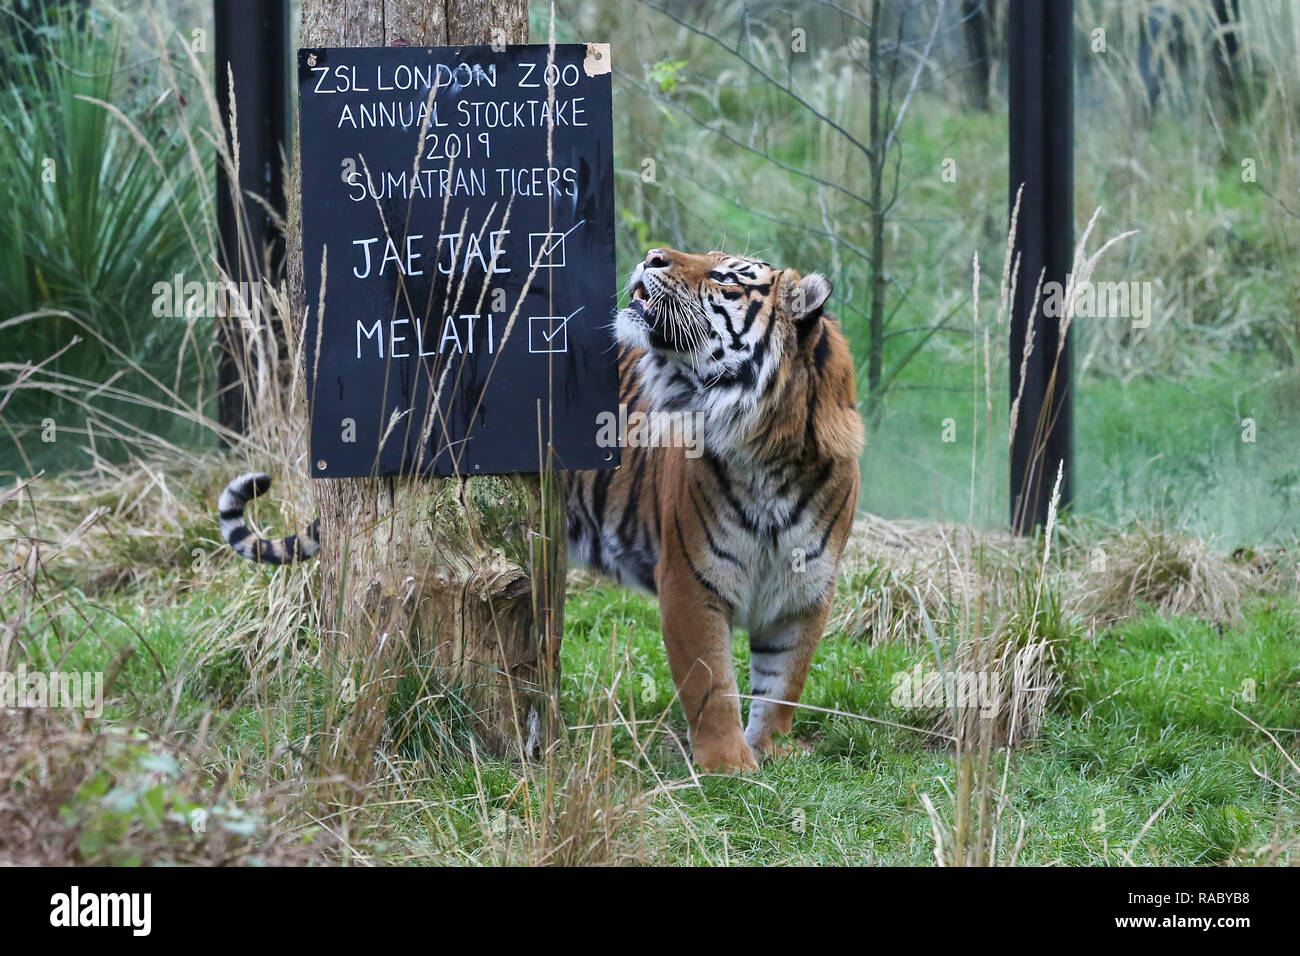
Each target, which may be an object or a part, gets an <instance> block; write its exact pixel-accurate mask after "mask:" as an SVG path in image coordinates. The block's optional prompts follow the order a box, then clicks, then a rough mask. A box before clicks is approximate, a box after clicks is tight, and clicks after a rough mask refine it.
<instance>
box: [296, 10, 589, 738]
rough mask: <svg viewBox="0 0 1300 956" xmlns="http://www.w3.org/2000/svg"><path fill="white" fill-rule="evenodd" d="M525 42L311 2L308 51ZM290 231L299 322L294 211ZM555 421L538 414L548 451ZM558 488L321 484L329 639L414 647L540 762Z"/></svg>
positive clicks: (543, 481)
mask: <svg viewBox="0 0 1300 956" xmlns="http://www.w3.org/2000/svg"><path fill="white" fill-rule="evenodd" d="M527 40H528V5H527V2H526V0H303V3H302V31H301V39H300V45H301V46H303V47H331V46H393V45H410V46H420V45H431V46H447V45H457V44H487V43H491V42H493V41H501V42H506V43H524V42H527ZM435 225H436V223H435ZM289 226H290V242H291V246H290V251H289V269H290V273H289V274H290V279H291V282H292V292H293V297H294V303H295V315H296V316H297V317H298V319H299V321H300V320H301V318H302V315H303V306H304V302H303V275H302V241H301V231H300V230H301V208H300V207H299V205H298V203H297V201H296V197H295V201H294V204H293V208H291V211H290V222H289ZM327 281H328V280H327ZM549 420H550V416H549V413H548V410H547V409H546V407H545V405H544V404H542V405H541V406H540V407H539V438H538V446H539V449H542V448H543V447H544V443H543V441H542V437H544V436H548V435H549V425H548V422H549ZM545 444H546V445H548V444H549V442H547V443H545ZM542 454H543V455H544V456H545V452H543V453H542ZM546 457H547V458H548V462H547V463H548V464H549V456H546ZM550 477H551V476H547V475H543V476H542V477H541V478H538V477H536V476H529V477H519V476H516V477H479V478H467V479H442V480H439V479H424V478H410V477H399V478H380V479H347V478H339V479H320V480H317V481H316V482H314V486H315V488H316V494H317V504H318V507H319V512H320V520H321V537H322V540H323V547H322V551H321V560H322V579H323V589H322V595H321V600H322V619H323V621H324V623H325V627H326V630H327V631H329V632H330V634H329V635H327V639H329V640H331V641H332V642H334V645H335V647H336V648H337V649H338V650H339V653H340V654H341V656H343V657H344V658H345V659H348V660H352V661H366V660H370V661H373V660H375V659H378V658H379V657H381V656H382V654H384V653H386V649H387V648H389V647H391V646H393V645H394V644H396V643H400V642H406V641H409V642H411V643H410V644H409V645H408V646H409V647H411V648H413V649H415V650H416V651H417V653H418V654H419V655H421V656H422V657H423V659H424V660H425V661H427V662H428V663H430V664H432V665H433V666H434V667H435V668H436V672H435V675H434V676H433V677H432V680H431V683H432V684H434V686H433V687H431V688H430V691H431V692H436V691H440V690H441V691H447V692H450V693H453V694H455V695H456V696H458V697H460V698H461V699H463V700H464V701H465V702H466V703H467V704H469V705H470V706H471V707H472V709H473V713H474V715H475V716H474V720H473V724H474V730H475V733H476V736H477V738H478V740H479V743H480V745H482V746H484V747H486V748H487V749H488V750H490V751H492V752H495V753H511V752H513V753H522V754H523V755H525V756H532V755H535V754H537V753H539V752H540V748H541V747H542V746H544V745H545V743H546V742H547V740H548V739H549V738H550V737H551V736H552V734H553V733H554V729H555V726H556V713H557V708H556V706H555V705H556V688H557V687H558V683H559V659H558V654H559V645H560V636H561V630H562V627H563V604H564V579H565V571H566V546H565V524H564V512H563V502H562V501H561V499H560V494H559V489H558V488H556V487H555V483H554V482H553V481H552V480H550ZM409 659H410V658H407V660H408V661H409ZM362 673H363V677H364V675H365V674H366V673H367V672H366V671H365V670H364V669H363V671H362ZM358 683H359V684H360V683H361V681H359V682H358ZM361 693H362V694H364V693H365V691H364V690H362V691H361ZM381 703H382V702H381ZM378 709H379V710H382V706H381V707H379V708H378Z"/></svg>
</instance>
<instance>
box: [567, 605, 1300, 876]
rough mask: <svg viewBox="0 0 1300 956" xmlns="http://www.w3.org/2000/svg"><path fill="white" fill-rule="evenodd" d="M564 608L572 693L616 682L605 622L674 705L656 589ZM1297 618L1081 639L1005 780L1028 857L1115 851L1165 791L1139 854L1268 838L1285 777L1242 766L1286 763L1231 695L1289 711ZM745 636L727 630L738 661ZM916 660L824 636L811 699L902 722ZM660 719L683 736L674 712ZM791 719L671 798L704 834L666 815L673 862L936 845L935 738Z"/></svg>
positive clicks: (1288, 721)
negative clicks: (772, 738)
mask: <svg viewBox="0 0 1300 956" xmlns="http://www.w3.org/2000/svg"><path fill="white" fill-rule="evenodd" d="M566 614H567V616H568V619H569V621H570V622H571V624H570V628H571V629H570V631H569V636H568V637H567V638H566V643H565V648H564V658H565V660H564V664H565V685H566V691H567V693H566V700H576V699H579V698H580V696H581V694H582V693H583V690H584V688H590V687H591V686H593V684H596V683H597V682H598V681H600V680H602V679H605V680H608V676H609V675H607V674H606V675H604V677H603V678H602V673H601V666H600V665H601V662H602V661H603V660H604V640H606V639H607V636H608V634H609V633H610V632H611V628H612V627H614V626H615V625H617V627H618V633H619V635H620V638H621V639H623V638H626V639H627V640H628V641H629V642H630V648H629V653H630V656H631V658H632V660H633V661H634V662H635V671H636V673H637V675H638V677H639V680H640V684H641V687H642V688H649V689H650V690H649V691H647V692H646V694H645V698H646V703H644V704H643V709H642V710H641V711H640V712H641V713H658V712H660V711H662V710H663V709H664V708H667V707H669V705H670V702H671V681H670V678H669V675H668V669H667V663H666V660H665V658H664V654H663V650H662V648H661V647H660V646H659V633H658V630H657V628H656V627H655V618H656V611H655V607H654V603H653V601H652V599H650V598H648V597H644V596H640V595H631V594H628V593H626V592H623V591H620V590H618V589H615V588H596V589H591V590H585V591H581V592H578V593H576V594H574V595H572V596H571V598H570V602H569V605H568V609H567V611H566ZM1298 627H1300V611H1298V610H1297V607H1296V606H1295V605H1294V604H1292V603H1283V604H1276V603H1272V604H1264V603H1261V604H1258V605H1256V606H1254V607H1253V608H1252V609H1251V610H1250V611H1249V613H1248V614H1247V616H1246V619H1245V620H1244V621H1243V622H1242V624H1241V625H1240V626H1238V627H1235V628H1231V629H1227V630H1225V631H1224V632H1223V633H1222V634H1219V633H1218V631H1217V630H1216V629H1215V628H1213V627H1211V626H1209V625H1204V624H1200V623H1198V622H1195V621H1191V620H1186V619H1175V620H1162V619H1160V618H1158V617H1155V616H1146V617H1143V618H1141V619H1139V620H1136V621H1133V622H1130V623H1127V624H1126V625H1124V626H1123V627H1120V628H1118V629H1117V630H1116V631H1115V632H1113V633H1111V634H1108V635H1104V636H1102V637H1100V638H1099V639H1098V640H1097V641H1096V642H1095V643H1082V644H1081V645H1080V646H1079V647H1077V648H1075V652H1074V654H1073V656H1072V658H1071V660H1070V666H1069V670H1068V672H1067V675H1066V685H1067V689H1066V692H1065V693H1064V694H1063V695H1062V699H1061V700H1060V701H1059V702H1058V704H1057V705H1056V706H1055V707H1054V709H1053V712H1052V714H1051V715H1050V716H1049V718H1048V720H1047V722H1046V724H1045V728H1044V733H1043V735H1042V738H1041V739H1039V740H1037V741H1035V742H1034V743H1032V744H1031V745H1030V746H1029V747H1028V748H1027V749H1026V750H1025V752H1024V753H1023V754H1022V756H1021V758H1020V761H1019V786H1018V787H1017V788H1015V790H1014V791H1013V792H1014V799H1015V805H1016V807H1017V809H1018V810H1019V811H1020V812H1021V813H1022V814H1023V815H1024V819H1025V827H1026V836H1027V842H1026V847H1025V850H1024V853H1023V855H1022V858H1021V859H1022V862H1026V863H1056V864H1065V865H1088V864H1101V863H1121V862H1124V860H1123V858H1122V857H1121V855H1120V851H1125V852H1127V851H1129V849H1130V847H1132V845H1133V843H1134V841H1135V840H1136V839H1137V837H1138V835H1139V833H1140V832H1141V831H1142V829H1143V827H1144V826H1145V824H1146V823H1147V821H1148V819H1150V817H1151V816H1152V815H1153V814H1155V813H1156V811H1157V810H1159V808H1160V806H1161V804H1163V803H1164V801H1165V800H1166V799H1169V798H1170V797H1172V798H1173V800H1172V802H1171V803H1170V804H1169V806H1168V808H1166V809H1165V810H1164V812H1163V813H1162V814H1161V816H1160V817H1158V818H1157V819H1156V821H1155V822H1154V823H1153V824H1152V825H1151V827H1150V829H1148V830H1147V833H1146V835H1145V837H1144V839H1143V840H1142V842H1141V844H1140V845H1139V846H1137V848H1136V849H1133V851H1132V856H1133V859H1134V861H1135V862H1160V863H1164V864H1189V865H1190V864H1206V863H1224V862H1229V861H1234V860H1239V859H1240V856H1239V854H1238V851H1242V850H1248V849H1249V848H1252V847H1255V846H1259V845H1262V844H1264V843H1266V842H1267V841H1268V839H1269V837H1270V834H1271V833H1272V830H1273V827H1274V825H1275V822H1276V819H1277V813H1278V803H1277V798H1278V792H1277V790H1276V789H1275V788H1273V787H1271V786H1270V785H1269V784H1267V783H1266V782H1265V781H1263V780H1261V779H1260V778H1259V777H1258V776H1256V775H1255V774H1254V773H1253V772H1252V770H1251V767H1250V765H1251V762H1252V761H1254V763H1255V764H1256V765H1257V766H1259V767H1260V769H1261V770H1265V771H1266V772H1268V773H1269V774H1270V775H1271V776H1273V777H1274V778H1275V779H1276V778H1277V777H1278V775H1279V774H1280V773H1281V763H1282V759H1281V757H1280V755H1279V754H1278V753H1277V751H1276V749H1275V748H1274V746H1273V745H1272V744H1271V743H1269V742H1268V741H1267V740H1266V739H1265V738H1264V736H1263V735H1262V734H1260V733H1259V732H1258V731H1257V730H1255V729H1254V728H1253V727H1251V726H1250V724H1249V723H1248V722H1247V721H1245V720H1244V719H1242V718H1241V717H1239V716H1238V715H1236V714H1234V713H1233V712H1232V709H1231V708H1233V707H1236V708H1237V709H1239V710H1241V711H1242V712H1243V713H1245V714H1247V715H1248V716H1250V717H1251V718H1252V719H1253V720H1255V721H1257V722H1258V723H1260V724H1262V725H1263V726H1265V727H1270V728H1277V727H1288V728H1297V727H1300V689H1298V687H1297V682H1298V680H1300V665H1297V664H1296V659H1297V658H1296V648H1297V636H1296V635H1297V629H1298ZM584 630H585V631H586V632H587V634H586V636H584ZM602 635H603V636H602ZM743 646H744V642H743V641H738V642H737V655H736V656H737V663H738V666H742V668H743V663H744V662H743V658H744V657H745V656H746V654H745V653H744V651H743V650H742V648H743ZM924 657H925V655H924V654H922V655H921V656H920V657H917V656H914V655H913V654H911V653H909V652H907V651H905V650H904V649H902V648H900V647H898V646H889V645H886V646H882V647H880V648H877V649H875V650H871V649H868V648H867V647H865V646H863V645H862V644H858V643H854V642H850V641H848V640H845V639H843V638H836V637H828V638H827V639H826V640H825V641H824V642H823V644H822V648H821V650H820V651H819V652H818V655H817V659H816V663H815V664H814V667H813V672H812V676H811V677H810V679H809V684H808V687H807V690H806V691H805V693H804V697H803V703H805V704H811V705H813V706H816V707H824V708H828V709H834V710H842V711H846V712H850V713H854V714H860V715H865V716H868V717H875V718H877V719H880V720H889V721H893V722H898V723H907V722H908V717H909V714H907V713H904V712H900V711H899V709H898V708H896V707H894V706H893V705H892V704H891V703H890V700H889V697H890V690H891V686H892V685H891V683H890V676H891V675H892V674H893V673H895V672H896V671H898V670H902V669H905V668H908V667H911V666H912V665H913V664H915V663H916V662H917V661H918V660H923V659H924ZM742 673H743V669H742ZM1247 680H1253V681H1254V682H1255V683H1254V689H1253V692H1254V698H1255V699H1254V701H1253V702H1246V701H1244V700H1243V699H1242V688H1243V686H1245V685H1244V683H1243V682H1245V681H1247ZM743 692H744V689H743V685H742V693H743ZM669 724H670V726H672V727H673V728H674V729H675V730H677V731H678V732H679V733H680V732H681V730H682V720H681V717H680V715H679V714H676V713H673V714H672V715H671V717H670V720H669ZM795 734H796V736H797V737H799V738H801V739H803V740H806V741H807V742H809V743H810V744H811V746H812V748H813V749H812V752H810V753H802V754H800V755H799V756H797V757H791V758H787V759H785V760H782V761H779V762H777V763H774V764H771V765H769V766H768V767H766V768H765V769H764V770H763V771H762V773H760V774H758V775H756V776H754V777H752V778H748V779H745V780H743V781H742V780H731V779H711V780H706V781H704V784H703V786H702V787H701V788H700V789H699V790H694V791H686V792H684V793H683V794H681V800H682V803H683V804H684V805H685V806H686V807H688V808H689V811H690V813H691V817H692V821H693V822H695V823H699V824H700V826H701V830H700V832H699V833H697V834H695V835H694V836H693V837H692V838H690V839H687V838H686V834H684V833H682V832H680V830H676V829H674V828H672V827H665V828H664V829H663V831H662V832H660V833H658V834H656V842H657V843H658V846H657V851H656V852H657V853H658V854H662V858H663V859H665V860H669V861H679V862H685V861H691V862H704V861H705V860H706V859H707V860H713V861H715V862H716V861H719V860H721V859H723V858H726V859H727V860H729V861H730V862H731V863H733V864H753V865H774V864H778V863H791V862H805V863H886V864H917V863H929V862H931V861H932V859H933V857H932V853H933V841H932V838H931V836H930V828H929V822H928V820H927V817H926V815H925V811H924V809H923V808H922V806H921V804H920V800H919V795H920V794H921V793H928V794H930V795H931V796H932V797H935V798H937V797H939V796H940V795H941V794H942V785H941V780H948V779H949V778H950V777H951V774H952V767H951V761H950V759H949V757H948V756H947V754H946V753H945V752H943V751H941V750H936V749H935V748H933V747H932V746H930V745H928V744H927V743H926V740H925V738H923V737H922V736H921V735H919V734H915V733H913V732H910V731H906V730H900V729H897V728H893V727H887V726H882V725H880V724H875V723H870V722H866V721H858V720H851V719H848V718H844V717H837V716H832V715H827V714H823V713H818V712H815V711H810V710H804V711H801V712H800V715H799V718H798V719H797V720H796V723H795ZM670 752H671V751H669V750H668V748H665V753H670ZM679 772H680V773H683V774H684V773H685V772H686V768H685V765H684V764H683V765H682V766H681V767H680V771H679ZM769 788H771V789H769ZM936 802H937V800H936ZM1287 810H1288V812H1290V813H1291V814H1292V815H1294V814H1295V813H1296V812H1297V810H1300V808H1298V807H1295V806H1290V807H1288V808H1287ZM1099 811H1100V812H1101V813H1102V814H1103V816H1098V812H1099Z"/></svg>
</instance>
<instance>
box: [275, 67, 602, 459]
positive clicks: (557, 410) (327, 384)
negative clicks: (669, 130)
mask: <svg viewBox="0 0 1300 956" xmlns="http://www.w3.org/2000/svg"><path fill="white" fill-rule="evenodd" d="M298 84H299V99H298V109H299V120H300V129H301V137H302V139H301V143H302V209H303V215H302V230H303V271H304V278H305V280H306V304H307V322H306V335H305V362H306V366H307V395H308V399H309V403H310V407H311V416H312V418H311V453H312V454H311V457H312V468H311V471H312V475H313V476H314V477H317V478H337V477H365V476H371V475H391V474H438V475H449V474H490V473H507V472H530V471H538V470H540V466H539V461H540V455H539V446H542V445H544V444H545V442H546V441H548V440H550V441H553V443H554V447H555V450H556V456H557V460H556V462H555V467H557V468H561V469H587V468H610V467H614V466H615V465H617V463H618V457H619V456H618V449H617V448H603V447H600V446H598V444H597V441H596V438H597V427H596V418H597V415H598V414H599V413H600V412H602V411H615V410H616V409H617V405H618V397H617V390H618V382H617V370H616V367H615V353H614V349H613V342H612V339H611V336H610V331H609V329H610V321H611V313H612V309H613V307H614V302H615V297H616V292H617V286H616V279H615V275H614V157H613V130H612V115H611V103H610V59H609V47H608V46H607V45H605V44H563V45H557V46H555V47H553V48H552V47H548V46H546V45H533V46H504V47H501V48H498V49H494V48H493V47H488V46H466V47H397V48H368V49H303V50H299V51H298ZM322 285H323V286H324V294H323V297H322Z"/></svg>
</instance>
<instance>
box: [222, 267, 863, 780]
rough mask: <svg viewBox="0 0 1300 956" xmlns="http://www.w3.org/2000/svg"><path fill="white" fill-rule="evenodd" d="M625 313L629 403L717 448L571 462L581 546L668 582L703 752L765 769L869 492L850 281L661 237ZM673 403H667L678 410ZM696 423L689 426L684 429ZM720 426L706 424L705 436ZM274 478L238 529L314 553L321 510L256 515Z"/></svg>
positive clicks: (572, 533)
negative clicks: (850, 327)
mask: <svg viewBox="0 0 1300 956" xmlns="http://www.w3.org/2000/svg"><path fill="white" fill-rule="evenodd" d="M629 288H630V291H631V293H632V301H631V304H630V306H629V307H628V308H626V309H623V310H621V311H620V312H619V313H618V315H617V318H616V321H615V337H616V339H617V341H618V344H619V346H620V356H619V372H620V395H621V401H622V402H623V403H624V404H625V405H626V406H627V407H628V411H629V414H630V413H631V412H641V413H643V414H645V413H650V414H653V413H656V412H659V413H665V412H667V413H683V414H689V415H692V416H693V421H699V422H701V424H702V429H703V435H702V439H703V441H702V445H701V444H696V443H695V442H691V443H690V447H687V446H686V444H685V443H683V442H681V441H679V442H677V443H676V444H674V443H673V442H672V441H662V440H661V439H663V438H664V437H668V438H671V437H672V433H671V431H670V433H669V434H668V435H667V436H665V435H663V434H660V433H658V432H654V433H653V438H652V440H651V441H649V442H644V441H643V442H639V443H636V444H629V446H628V447H625V448H624V449H623V456H622V466H621V467H620V468H619V469H618V470H617V471H588V472H577V473H574V474H571V475H569V476H567V481H568V529H569V550H570V554H571V556H572V558H573V559H574V560H575V561H576V562H578V563H584V564H589V565H592V566H594V567H596V568H599V569H601V570H603V571H606V572H607V573H609V574H611V575H613V576H614V577H615V578H616V579H618V580H619V581H623V582H626V583H630V584H636V585H640V586H642V587H645V588H647V589H649V590H651V591H654V592H655V593H657V594H658V596H659V607H660V615H661V618H662V623H663V635H664V644H665V645H666V647H667V650H668V662H669V666H670V668H671V670H672V674H673V680H674V682H675V683H676V685H677V692H678V697H679V699H680V700H681V703H682V708H683V710H684V711H685V714H686V718H687V723H688V726H689V737H690V742H691V747H692V750H693V751H694V757H695V761H696V762H697V763H698V764H699V765H700V766H701V767H703V768H705V769H709V770H721V769H753V768H756V767H757V766H758V761H759V760H760V759H762V758H764V757H766V756H768V755H769V754H770V753H771V752H772V737H773V735H777V734H788V733H789V732H790V729H791V719H792V717H793V712H794V708H793V707H792V706H791V704H790V703H772V702H770V701H789V702H791V703H793V702H796V701H798V699H799V695H800V694H801V693H802V691H803V685H804V681H805V680H806V679H807V677H808V670H809V668H810V667H811V665H812V658H813V652H814V651H815V650H816V648H817V644H818V642H819V641H820V640H821V636H822V630H823V629H824V627H825V624H826V616H827V613H828V611H829V609H830V604H831V598H832V596H833V594H834V590H835V577H836V572H837V570H838V565H839V559H840V554H841V552H842V551H843V550H844V544H845V541H846V540H847V539H848V536H849V529H850V527H851V525H852V521H853V513H854V509H855V506H856V504H857V495H858V455H859V453H860V452H861V450H862V443H863V432H862V422H861V419H860V418H859V416H858V412H857V407H856V404H855V398H856V395H855V390H854V382H853V363H852V360H851V358H850V355H849V349H848V345H847V344H846V343H845V341H844V336H843V335H842V334H841V333H840V329H839V324H838V323H837V322H836V321H835V320H834V319H833V318H831V317H830V316H829V315H827V314H826V313H825V312H824V311H823V309H824V306H825V303H826V299H827V298H828V296H829V295H830V292H831V286H830V283H829V282H828V281H827V280H826V279H825V278H823V277H822V276H820V275H818V274H816V273H813V274H810V275H807V276H802V277H801V276H800V275H799V274H798V273H796V272H794V271H793V270H789V269H777V268H774V267H773V266H771V265H769V264H767V263H766V262H761V261H759V260H756V259H749V258H744V257H740V256H731V255H724V254H722V253H717V252H710V253H708V254H707V255H688V254H686V253H682V252H677V251H675V250H672V249H652V250H651V251H650V252H649V253H648V254H647V255H646V258H645V261H644V262H643V263H641V264H640V265H639V266H637V268H636V270H635V271H634V272H633V273H632V277H631V280H630V282H629ZM661 420H662V419H661ZM676 434H677V437H678V438H679V439H680V438H683V437H685V434H684V433H683V432H681V431H678V432H677V433H676ZM696 437H701V436H696ZM269 484H270V478H269V477H268V476H266V475H262V474H249V475H242V476H240V477H239V478H237V479H235V481H233V482H231V484H230V486H229V487H227V489H226V490H225V492H223V494H222V497H221V503H220V507H221V527H222V533H223V534H224V535H225V538H226V540H227V541H229V542H230V544H231V545H232V546H233V547H234V548H235V550H236V551H237V552H238V553H239V554H240V555H242V556H243V557H246V558H249V559H250V560H254V561H261V562H264V563H270V564H281V563H285V562H287V561H293V560H298V559H300V558H305V557H310V556H311V555H313V554H315V553H316V551H317V550H318V549H319V542H318V531H317V525H316V524H313V525H312V527H311V529H309V530H308V531H307V532H306V533H304V534H302V535H299V536H290V537H288V538H285V539H283V540H280V541H268V540H265V539H259V538H256V537H255V536H253V535H252V534H251V533H250V532H249V531H248V529H247V528H246V527H245V526H244V521H243V508H244V504H245V503H246V502H247V500H248V499H249V498H252V497H256V496H257V495H259V494H262V493H263V492H265V491H266V488H267V487H268V486H269ZM738 627H743V628H746V629H747V630H748V631H749V646H750V687H751V691H752V694H753V695H754V696H755V697H757V698H769V699H770V700H753V701H751V703H750V707H749V720H748V724H747V725H746V726H745V728H744V729H743V730H742V725H741V715H740V699H739V696H738V694H739V691H738V688H737V682H736V675H735V673H734V669H733V667H732V654H731V636H732V630H733V629H734V628H738Z"/></svg>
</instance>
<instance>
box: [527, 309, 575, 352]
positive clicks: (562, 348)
mask: <svg viewBox="0 0 1300 956" xmlns="http://www.w3.org/2000/svg"><path fill="white" fill-rule="evenodd" d="M568 326H569V320H568V319H567V318H565V317H564V316H562V315H534V316H530V317H529V319H528V351H530V352H533V353H535V354H541V355H545V354H547V353H550V352H567V351H569V332H568Z"/></svg>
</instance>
